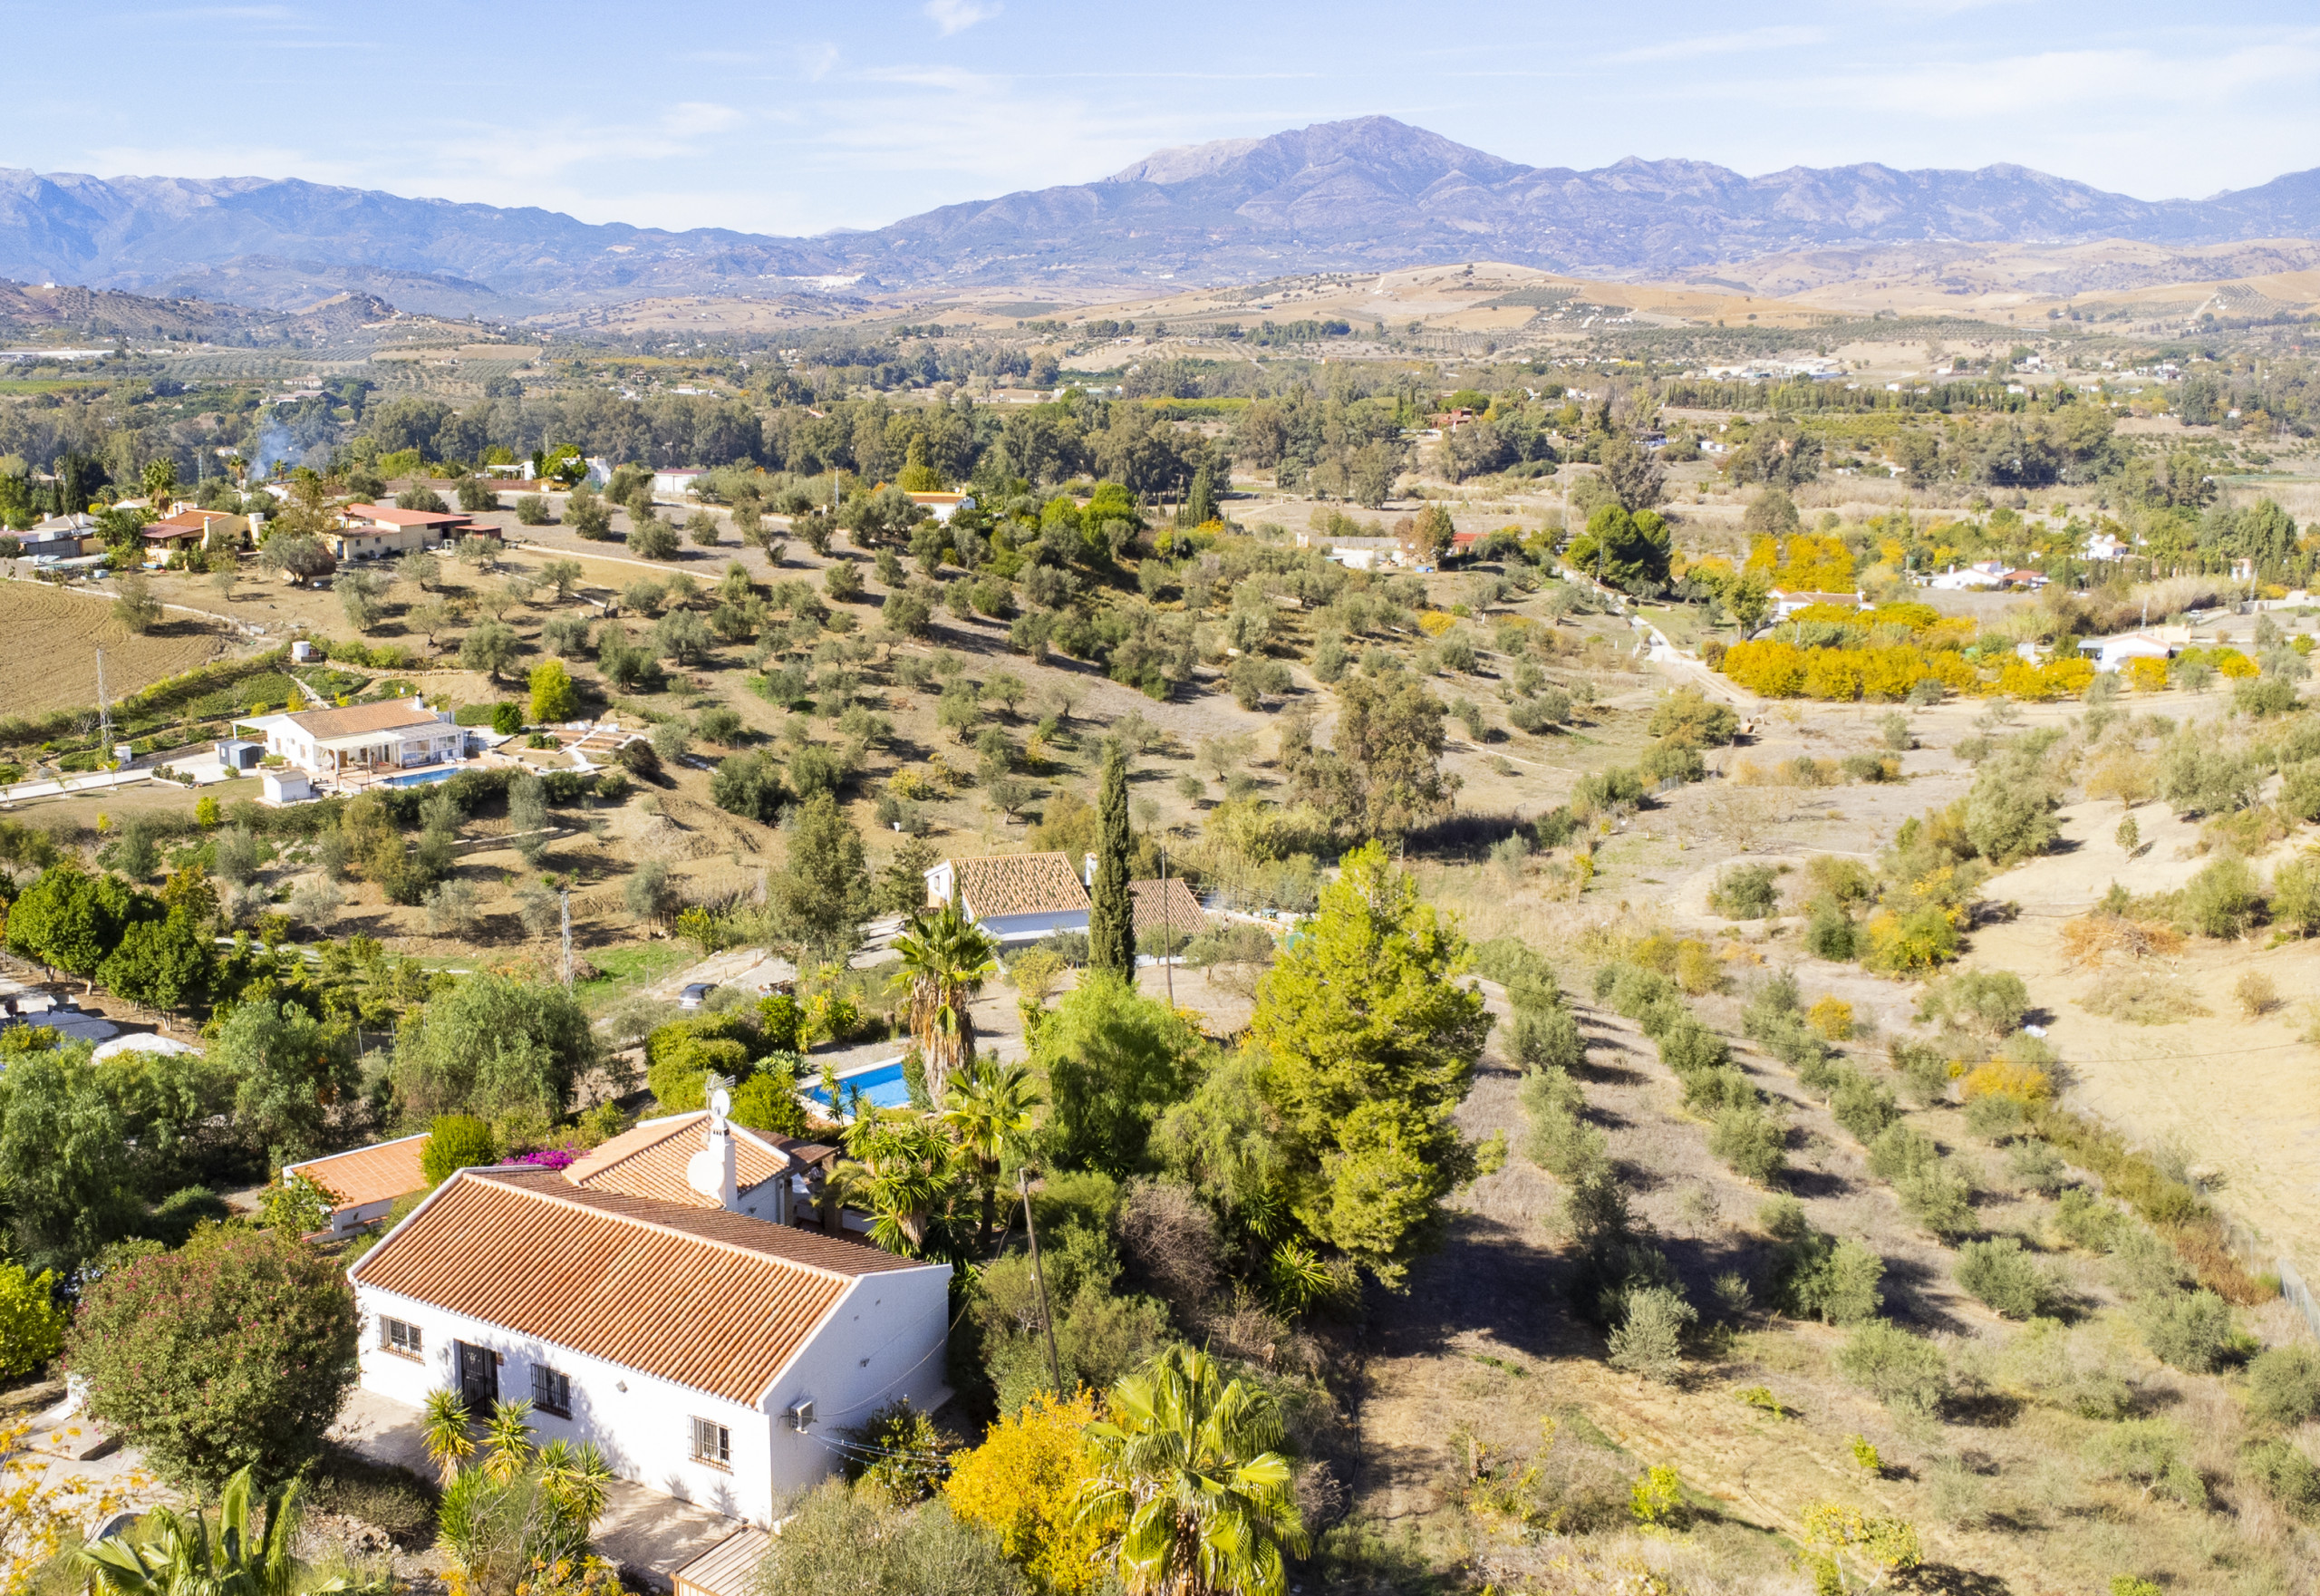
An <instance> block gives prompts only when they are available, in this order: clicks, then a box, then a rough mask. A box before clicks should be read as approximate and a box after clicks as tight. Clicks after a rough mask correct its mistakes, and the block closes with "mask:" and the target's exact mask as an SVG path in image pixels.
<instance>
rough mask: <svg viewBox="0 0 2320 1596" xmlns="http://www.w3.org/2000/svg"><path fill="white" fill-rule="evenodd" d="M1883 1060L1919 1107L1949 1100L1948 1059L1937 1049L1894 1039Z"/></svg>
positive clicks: (1926, 1106) (1920, 1043) (1910, 1098)
mask: <svg viewBox="0 0 2320 1596" xmlns="http://www.w3.org/2000/svg"><path fill="white" fill-rule="evenodd" d="M1886 1057H1887V1058H1888V1059H1890V1060H1891V1062H1892V1065H1893V1069H1894V1072H1895V1073H1897V1074H1898V1075H1899V1076H1900V1078H1901V1084H1902V1086H1903V1087H1905V1088H1907V1089H1908V1091H1909V1100H1910V1101H1911V1102H1913V1103H1915V1104H1916V1105H1917V1106H1918V1107H1919V1108H1932V1107H1933V1106H1934V1105H1935V1104H1936V1103H1940V1102H1946V1101H1948V1097H1949V1060H1948V1058H1947V1057H1946V1056H1945V1055H1944V1054H1943V1053H1942V1051H1941V1049H1938V1048H1934V1047H1928V1046H1927V1045H1926V1044H1925V1043H1923V1042H1913V1041H1909V1040H1906V1039H1902V1038H1896V1039H1895V1040H1894V1042H1893V1045H1892V1047H1891V1049H1890V1050H1889V1051H1888V1052H1887V1054H1886Z"/></svg>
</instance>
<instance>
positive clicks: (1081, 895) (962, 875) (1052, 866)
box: [951, 854, 1087, 920]
mask: <svg viewBox="0 0 2320 1596" xmlns="http://www.w3.org/2000/svg"><path fill="white" fill-rule="evenodd" d="M951 866H952V871H953V872H954V874H955V875H956V878H957V881H958V884H959V893H960V895H961V896H962V897H963V898H964V899H965V900H966V909H967V913H969V914H971V915H973V916H974V917H975V918H976V919H978V920H988V919H990V918H991V916H992V915H994V914H1066V913H1068V912H1070V911H1071V910H1074V909H1085V908H1086V907H1087V888H1086V887H1085V886H1082V885H1080V883H1079V872H1078V871H1077V870H1074V869H1073V868H1072V867H1071V860H1070V858H1069V857H1068V856H1066V855H1063V854H998V855H992V856H988V857H985V858H980V859H953V860H952V861H951Z"/></svg>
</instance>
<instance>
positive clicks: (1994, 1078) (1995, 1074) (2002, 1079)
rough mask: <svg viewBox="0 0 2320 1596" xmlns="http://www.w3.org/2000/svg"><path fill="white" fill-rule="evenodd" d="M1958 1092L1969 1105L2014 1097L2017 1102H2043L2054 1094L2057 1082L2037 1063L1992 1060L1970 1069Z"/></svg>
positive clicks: (1958, 1087) (1960, 1083)
mask: <svg viewBox="0 0 2320 1596" xmlns="http://www.w3.org/2000/svg"><path fill="white" fill-rule="evenodd" d="M1957 1093H1958V1096H1960V1097H1961V1098H1964V1099H1965V1100H1966V1101H1967V1102H1969V1103H1970V1102H1972V1101H1973V1100H1974V1099H1975V1098H2013V1099H2015V1101H2016V1102H2018V1103H2025V1104H2028V1103H2043V1102H2045V1101H2046V1100H2047V1099H2048V1098H2051V1097H2053V1096H2054V1082H2053V1080H2051V1079H2048V1077H2047V1075H2046V1072H2045V1070H2043V1069H2039V1068H2038V1067H2037V1066H2036V1065H2035V1064H2016V1063H2014V1062H2012V1061H2011V1060H2009V1059H1991V1060H1990V1061H1989V1062H1988V1063H1986V1064H1977V1065H1976V1066H1975V1067H1974V1068H1973V1069H1969V1070H1967V1072H1966V1077H1965V1079H1963V1080H1961V1081H1960V1082H1959V1083H1958V1086H1957Z"/></svg>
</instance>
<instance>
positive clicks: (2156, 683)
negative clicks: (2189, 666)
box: [2127, 660, 2167, 692]
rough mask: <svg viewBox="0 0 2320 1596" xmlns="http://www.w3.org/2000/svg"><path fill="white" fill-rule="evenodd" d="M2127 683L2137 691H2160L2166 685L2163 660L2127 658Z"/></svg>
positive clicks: (2164, 688) (2165, 670) (2165, 663)
mask: <svg viewBox="0 0 2320 1596" xmlns="http://www.w3.org/2000/svg"><path fill="white" fill-rule="evenodd" d="M2127 685H2128V686H2129V687H2132V688H2133V689H2134V690H2135V691H2136V692H2164V691H2165V690H2166V687H2167V662H2166V661H2165V660H2129V661H2128V662H2127Z"/></svg>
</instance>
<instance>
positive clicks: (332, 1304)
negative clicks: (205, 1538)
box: [67, 1228, 361, 1492]
mask: <svg viewBox="0 0 2320 1596" xmlns="http://www.w3.org/2000/svg"><path fill="white" fill-rule="evenodd" d="M360 1327H361V1320H360V1319H359V1318H358V1316H357V1315H356V1313H355V1310H354V1292H353V1289H352V1288H351V1287H349V1285H348V1284H347V1282H346V1275H345V1272H344V1270H343V1266H342V1265H341V1264H340V1263H339V1262H337V1261H335V1260H333V1259H330V1258H325V1257H324V1256H323V1255H322V1254H321V1253H317V1252H316V1251H314V1249H313V1248H312V1247H309V1246H307V1245H306V1244H305V1243H304V1242H302V1241H299V1240H298V1239H297V1238H296V1237H295V1236H287V1235H283V1234H281V1233H277V1232H274V1231H253V1230H229V1229H224V1228H218V1229H213V1230H208V1231H203V1232H201V1233H198V1234H197V1235H195V1236H194V1237H193V1239H192V1240H191V1241H189V1243H187V1244H186V1246H185V1247H184V1248H183V1249H182V1250H180V1251H179V1252H175V1253H155V1254H153V1255H152V1256H150V1257H146V1258H140V1259H139V1260H137V1262H134V1263H132V1264H131V1265H129V1266H128V1267H127V1268H123V1269H115V1270H109V1271H107V1272H104V1273H103V1274H102V1275H101V1276H100V1277H99V1278H98V1279H97V1280H96V1281H95V1282H93V1283H92V1285H91V1286H90V1288H89V1291H88V1293H87V1295H86V1296H85V1297H84V1298H83V1299H82V1306H81V1311H80V1314H79V1316H78V1317H77V1318H76V1319H75V1320H74V1321H73V1330H72V1335H71V1339H70V1341H69V1343H68V1347H67V1354H68V1357H69V1359H70V1362H71V1365H72V1368H73V1372H74V1373H76V1374H79V1375H82V1376H83V1377H85V1378H87V1380H88V1382H89V1404H88V1415H89V1417H90V1418H92V1420H94V1421H95V1422H97V1423H99V1424H102V1425H103V1426H105V1427H107V1428H108V1429H110V1430H111V1431H112V1433H114V1434H115V1435H117V1436H120V1437H121V1440H122V1441H123V1442H124V1443H126V1444H127V1445H129V1446H134V1447H136V1448H138V1449H139V1450H140V1452H142V1453H143V1454H144V1457H145V1461H146V1463H147V1465H149V1466H150V1467H151V1468H152V1469H153V1470H154V1471H155V1472H156V1473H158V1474H160V1475H161V1476H162V1477H163V1478H165V1479H169V1480H171V1481H174V1482H177V1483H179V1484H181V1485H199V1486H201V1487H203V1488H205V1489H207V1490H209V1491H213V1492H214V1491H216V1490H217V1489H218V1488H219V1487H220V1486H221V1485H224V1483H225V1481H226V1479H227V1476H228V1475H232V1474H233V1473H234V1472H235V1471H237V1469H240V1468H243V1467H246V1466H247V1467H249V1468H251V1469H253V1470H254V1472H255V1473H256V1477H257V1483H258V1484H259V1485H260V1486H261V1488H264V1487H267V1486H271V1485H275V1484H276V1483H279V1482H281V1481H284V1480H286V1479H289V1478H290V1477H292V1476H293V1475H295V1474H297V1473H298V1472H299V1471H300V1470H301V1469H302V1468H303V1467H304V1466H305V1465H307V1464H308V1463H309V1462H311V1460H312V1459H313V1458H314V1456H315V1454H316V1453H317V1451H319V1450H320V1448H321V1446H322V1438H323V1432H324V1430H326V1429H328V1428H329V1427H330V1426H331V1425H332V1423H333V1422H334V1421H335V1420H336V1418H337V1417H338V1410H339V1407H340V1405H341V1404H342V1403H343V1401H344V1400H345V1398H346V1393H347V1392H348V1391H349V1390H351V1389H353V1386H354V1383H355V1379H356V1378H357V1375H358V1373H359V1370H358V1368H357V1365H356V1361H355V1354H356V1348H357V1344H358V1341H359V1339H360V1333H361V1330H360Z"/></svg>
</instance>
